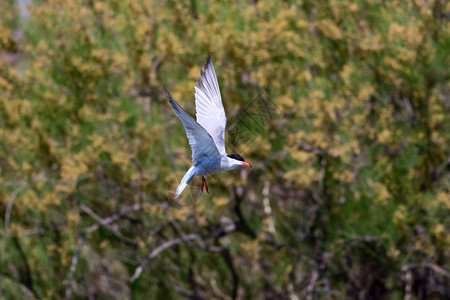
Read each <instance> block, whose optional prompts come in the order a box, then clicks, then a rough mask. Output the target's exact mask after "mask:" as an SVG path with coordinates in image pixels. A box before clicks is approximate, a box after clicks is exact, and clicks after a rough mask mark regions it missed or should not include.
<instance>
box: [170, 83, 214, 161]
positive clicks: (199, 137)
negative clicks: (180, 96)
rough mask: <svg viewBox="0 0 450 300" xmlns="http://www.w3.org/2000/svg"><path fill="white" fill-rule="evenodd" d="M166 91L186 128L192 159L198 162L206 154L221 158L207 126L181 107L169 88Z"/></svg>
mask: <svg viewBox="0 0 450 300" xmlns="http://www.w3.org/2000/svg"><path fill="white" fill-rule="evenodd" d="M166 92H167V96H168V97H169V101H170V104H171V105H172V108H173V110H174V112H175V114H176V115H177V117H178V118H179V119H180V120H181V122H182V123H183V125H184V129H185V130H186V135H187V138H188V140H189V145H190V146H191V149H192V161H193V162H194V163H197V162H199V161H200V160H201V159H202V157H205V156H207V157H218V158H219V157H220V154H219V151H218V150H217V147H216V145H215V143H214V140H213V139H212V137H211V136H210V135H209V133H208V132H207V131H206V130H205V128H203V127H202V126H201V125H200V124H198V123H197V122H196V121H195V120H194V118H192V117H191V116H190V115H189V114H188V113H186V112H185V111H184V110H183V108H181V106H180V105H179V104H178V103H177V101H175V99H173V97H172V95H171V94H170V93H169V91H168V90H167V89H166Z"/></svg>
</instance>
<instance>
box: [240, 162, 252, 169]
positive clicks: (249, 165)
mask: <svg viewBox="0 0 450 300" xmlns="http://www.w3.org/2000/svg"><path fill="white" fill-rule="evenodd" d="M242 165H243V166H247V167H249V168H252V165H251V164H249V163H248V162H243V163H242Z"/></svg>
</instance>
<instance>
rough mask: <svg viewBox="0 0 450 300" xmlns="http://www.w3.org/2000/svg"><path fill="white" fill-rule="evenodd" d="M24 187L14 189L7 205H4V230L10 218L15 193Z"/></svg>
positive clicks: (7, 226) (7, 227)
mask: <svg viewBox="0 0 450 300" xmlns="http://www.w3.org/2000/svg"><path fill="white" fill-rule="evenodd" d="M25 188H26V186H21V187H19V188H17V189H15V190H14V191H13V193H12V195H11V199H9V202H8V205H7V206H6V212H5V228H6V230H8V229H9V222H10V219H11V210H12V207H13V205H14V201H16V197H17V195H18V194H19V193H20V192H21V191H23V190H24V189H25Z"/></svg>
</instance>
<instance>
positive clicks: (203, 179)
mask: <svg viewBox="0 0 450 300" xmlns="http://www.w3.org/2000/svg"><path fill="white" fill-rule="evenodd" d="M203 187H205V188H206V192H207V193H208V194H209V189H208V184H207V183H206V179H205V177H203V176H202V192H203Z"/></svg>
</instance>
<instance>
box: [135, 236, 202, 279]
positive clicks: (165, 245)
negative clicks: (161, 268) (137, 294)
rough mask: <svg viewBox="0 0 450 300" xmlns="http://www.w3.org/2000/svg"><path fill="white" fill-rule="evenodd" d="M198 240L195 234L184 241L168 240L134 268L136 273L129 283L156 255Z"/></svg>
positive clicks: (179, 239)
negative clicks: (186, 242)
mask: <svg viewBox="0 0 450 300" xmlns="http://www.w3.org/2000/svg"><path fill="white" fill-rule="evenodd" d="M195 239H198V235H197V234H189V235H187V236H185V237H184V240H183V239H182V238H176V239H174V240H170V241H167V242H165V243H164V244H162V245H161V246H159V247H158V248H156V249H154V250H153V251H152V252H150V254H149V255H148V256H147V258H146V259H145V260H144V261H143V262H142V263H141V264H140V265H139V267H137V268H136V271H135V272H134V274H133V276H131V277H130V282H133V281H135V280H136V279H138V278H139V276H140V275H141V273H142V271H143V270H144V268H145V267H146V266H147V265H148V263H149V262H150V261H151V260H152V259H153V258H155V257H156V256H157V255H158V254H160V253H161V252H163V251H164V250H166V249H168V248H170V247H173V246H175V245H178V244H181V243H183V242H185V241H188V240H195Z"/></svg>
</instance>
